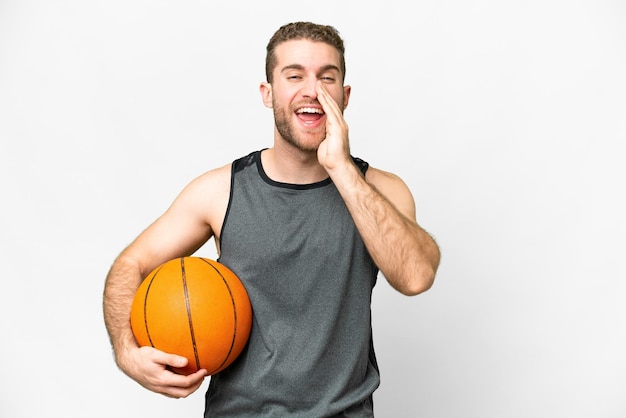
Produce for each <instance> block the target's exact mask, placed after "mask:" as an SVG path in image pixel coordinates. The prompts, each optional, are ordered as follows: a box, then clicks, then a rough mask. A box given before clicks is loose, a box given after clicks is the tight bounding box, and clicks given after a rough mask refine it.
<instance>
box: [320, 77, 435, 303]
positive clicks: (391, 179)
mask: <svg viewBox="0 0 626 418" xmlns="http://www.w3.org/2000/svg"><path fill="white" fill-rule="evenodd" d="M317 93H318V100H319V102H320V103H321V104H322V106H323V108H324V112H325V113H326V118H327V120H326V139H325V140H324V141H323V142H322V143H321V144H320V147H319V149H318V160H319V162H320V164H322V165H323V166H324V168H325V169H326V171H327V172H328V174H329V175H330V177H331V178H332V180H333V182H334V184H335V185H336V187H337V189H338V190H339V193H340V194H341V196H342V198H343V200H344V201H345V203H346V206H347V207H348V210H349V211H350V214H351V215H352V218H353V219H354V222H355V225H356V227H357V229H358V230H359V233H360V234H361V237H362V238H363V241H364V243H365V245H366V247H367V249H368V251H369V253H370V255H371V256H372V258H373V260H374V262H375V263H376V265H377V266H378V268H379V269H380V270H381V272H382V273H383V275H384V276H385V278H386V279H387V280H388V281H389V283H390V284H391V285H392V286H393V287H394V288H395V289H396V290H398V291H399V292H401V293H403V294H405V295H416V294H418V293H421V292H423V291H425V290H428V289H429V288H430V287H431V286H432V284H433V281H434V278H435V274H436V271H437V268H438V266H439V260H440V252H439V247H438V246H437V244H436V242H435V241H434V240H433V238H432V237H431V236H430V235H429V234H428V233H427V232H426V231H425V230H424V229H422V228H421V227H420V226H419V225H418V224H417V222H416V217H415V203H414V200H413V196H412V195H411V192H410V191H409V189H408V188H407V187H406V185H405V184H404V182H403V181H402V180H401V179H400V178H399V177H397V176H395V175H392V174H390V173H386V172H383V171H381V170H377V169H374V168H371V169H370V170H368V172H367V178H365V177H364V176H363V175H362V174H361V173H360V171H359V170H358V168H357V167H356V166H355V165H354V163H353V162H352V159H351V157H350V151H349V143H348V126H347V124H346V122H345V120H344V118H343V115H342V112H341V110H340V109H339V107H338V106H337V103H335V101H334V100H333V98H332V97H331V96H330V94H328V92H327V90H326V89H325V88H324V87H323V86H322V85H321V84H318V88H317Z"/></svg>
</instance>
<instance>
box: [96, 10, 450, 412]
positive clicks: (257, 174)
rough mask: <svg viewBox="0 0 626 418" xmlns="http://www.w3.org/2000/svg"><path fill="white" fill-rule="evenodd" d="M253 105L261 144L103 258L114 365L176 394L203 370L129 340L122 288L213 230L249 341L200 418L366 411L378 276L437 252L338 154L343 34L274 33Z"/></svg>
mask: <svg viewBox="0 0 626 418" xmlns="http://www.w3.org/2000/svg"><path fill="white" fill-rule="evenodd" d="M266 77H267V81H266V82H263V83H261V86H260V92H261V97H262V100H263V103H264V104H265V106H267V107H268V108H271V109H273V112H274V118H275V129H274V144H273V147H271V148H269V149H264V150H262V151H257V152H253V153H251V154H250V155H248V156H246V157H243V158H240V159H238V160H236V161H235V162H233V163H232V164H228V165H225V166H223V167H221V168H217V169H214V170H211V171H208V172H206V173H205V174H203V175H201V176H199V177H198V178H196V179H194V180H193V181H192V182H190V183H189V184H188V185H187V186H186V187H185V188H184V189H183V190H182V192H181V193H180V194H179V196H178V197H177V198H176V199H175V200H174V202H173V203H172V205H171V207H170V208H168V210H167V211H166V212H165V213H164V214H163V215H162V216H161V217H159V218H158V219H157V220H156V221H155V222H154V223H153V224H152V225H150V226H149V227H148V228H147V229H146V230H145V231H144V232H142V233H141V234H140V235H139V237H137V238H136V240H135V241H134V242H133V243H131V244H130V245H129V246H128V247H127V248H126V249H125V250H124V251H123V252H122V253H121V254H120V255H119V257H118V258H117V259H116V260H115V263H114V264H113V266H112V267H111V270H110V272H109V274H108V276H107V280H106V285H105V290H104V314H105V321H106V325H107V329H108V331H109V334H110V337H111V342H112V345H113V349H114V352H115V356H116V361H117V364H118V365H119V367H120V368H121V369H122V370H123V371H124V372H125V373H126V374H128V375H129V376H130V377H131V378H133V379H134V380H136V381H137V382H138V383H140V384H141V385H143V386H144V387H146V388H148V389H150V390H152V391H155V392H158V393H162V394H164V395H166V396H170V397H185V396H188V395H189V394H191V393H192V392H194V391H195V390H196V389H198V387H200V385H201V384H202V382H203V379H204V378H205V376H206V370H200V371H198V372H196V373H194V374H191V375H189V376H181V375H177V374H174V373H172V372H170V371H169V369H168V367H169V366H172V367H180V366H183V365H184V364H186V359H185V358H184V357H180V356H177V355H174V354H171V353H163V352H161V351H158V350H156V349H154V348H151V347H138V346H137V343H136V341H135V339H134V338H133V335H132V331H131V329H130V326H129V312H130V306H131V302H132V298H133V295H134V293H135V290H136V289H137V287H138V286H139V284H140V282H141V280H142V278H143V277H145V276H146V275H147V274H148V273H149V272H150V271H151V270H152V269H153V268H155V267H156V266H158V265H160V264H161V263H163V262H165V261H167V260H170V259H172V258H176V257H180V256H183V255H191V254H193V253H194V252H195V251H196V250H197V249H198V248H200V247H201V246H202V245H203V244H204V243H205V242H206V241H207V240H208V239H210V238H211V237H214V238H215V242H216V245H217V249H218V253H219V255H220V261H221V262H222V263H224V264H225V265H227V266H228V267H230V268H231V269H232V270H233V271H234V272H235V273H236V274H237V275H238V276H239V278H240V279H241V280H242V282H243V283H244V285H245V286H246V289H247V291H248V294H249V296H250V299H251V302H252V308H253V316H254V318H253V326H252V332H251V335H250V339H249V341H248V345H247V347H246V349H245V350H244V352H243V353H242V354H241V356H240V357H239V358H238V359H237V360H236V361H235V362H234V363H233V364H232V365H231V366H229V367H228V368H227V369H226V370H224V371H223V372H221V373H218V374H216V375H214V376H212V377H211V382H210V386H209V390H208V392H207V397H206V410H205V414H206V416H236V417H245V416H255V417H257V416H280V417H287V416H307V417H314V416H359V417H362V416H373V406H372V393H373V392H374V390H375V389H376V388H377V387H378V384H379V375H378V367H377V364H376V358H375V354H374V350H373V342H372V335H371V317H370V304H371V294H372V290H373V287H374V284H375V281H376V276H377V274H378V272H379V270H380V272H382V274H383V275H384V276H385V278H386V279H387V281H388V282H389V283H390V284H391V286H393V287H394V288H395V289H396V290H398V291H399V292H401V293H403V294H405V295H416V294H419V293H421V292H423V291H425V290H427V289H429V288H430V286H431V285H432V283H433V280H434V277H435V273H436V270H437V267H438V264H439V257H440V254H439V249H438V247H437V244H436V243H435V242H434V240H433V239H432V238H431V237H430V235H429V234H428V233H427V232H425V231H424V230H423V229H422V228H421V227H420V226H419V225H418V224H417V223H416V220H415V204H414V201H413V197H412V195H411V192H410V191H409V189H408V188H407V186H406V185H405V183H404V182H403V181H402V180H401V179H400V178H398V177H397V176H395V175H393V174H390V173H387V172H384V171H382V170H379V169H375V168H373V167H369V166H368V164H367V163H366V162H364V161H363V160H360V159H358V158H353V157H352V156H351V155H350V149H349V142H348V126H347V124H346V122H345V120H344V118H343V110H344V109H345V107H346V106H347V105H348V100H349V98H350V91H351V89H350V86H344V84H343V83H344V77H345V62H344V47H343V41H342V39H341V38H340V36H339V34H338V32H337V31H336V30H335V29H334V28H332V27H330V26H322V25H316V24H313V23H309V22H297V23H292V24H288V25H285V26H283V27H281V28H280V29H279V30H278V31H277V32H276V33H275V34H274V36H273V37H272V38H271V40H270V42H269V44H268V46H267V58H266Z"/></svg>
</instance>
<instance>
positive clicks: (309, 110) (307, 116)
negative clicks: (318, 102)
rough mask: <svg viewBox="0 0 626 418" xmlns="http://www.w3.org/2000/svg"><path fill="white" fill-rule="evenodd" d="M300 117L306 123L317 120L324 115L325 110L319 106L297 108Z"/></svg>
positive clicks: (297, 114)
mask: <svg viewBox="0 0 626 418" xmlns="http://www.w3.org/2000/svg"><path fill="white" fill-rule="evenodd" d="M296 116H297V117H298V119H300V120H301V121H303V122H304V123H306V124H310V123H313V122H317V121H318V120H320V119H321V118H322V117H323V116H324V111H323V110H322V109H321V108H318V107H311V106H305V107H300V108H298V109H297V110H296Z"/></svg>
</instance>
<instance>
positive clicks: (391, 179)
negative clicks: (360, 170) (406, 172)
mask: <svg viewBox="0 0 626 418" xmlns="http://www.w3.org/2000/svg"><path fill="white" fill-rule="evenodd" d="M366 180H367V181H368V183H370V184H371V185H372V186H373V187H374V188H375V189H376V190H377V191H378V192H379V193H380V194H381V195H383V196H384V197H385V198H386V199H387V200H388V201H389V202H390V203H391V204H392V205H393V206H394V207H395V208H396V209H397V210H398V211H399V212H400V213H401V214H402V215H404V216H405V217H407V218H408V219H410V220H412V221H415V200H414V199H413V194H412V193H411V190H409V188H408V186H407V185H406V183H405V182H404V181H403V180H402V179H401V178H400V177H398V176H396V175H395V174H392V173H388V172H385V171H382V170H379V169H375V168H370V169H369V170H368V171H367V173H366Z"/></svg>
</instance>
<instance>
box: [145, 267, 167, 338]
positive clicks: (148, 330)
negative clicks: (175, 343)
mask: <svg viewBox="0 0 626 418" xmlns="http://www.w3.org/2000/svg"><path fill="white" fill-rule="evenodd" d="M162 267H163V266H161V267H159V269H158V270H157V271H155V272H154V274H153V275H152V277H151V278H150V281H149V282H148V288H147V289H146V296H145V297H144V300H143V323H144V326H145V327H146V335H147V336H148V341H150V346H151V347H154V343H153V342H152V337H150V328H149V327H148V294H149V293H150V288H151V287H152V283H154V279H155V278H156V276H157V274H159V272H160V271H161V268H162Z"/></svg>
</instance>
